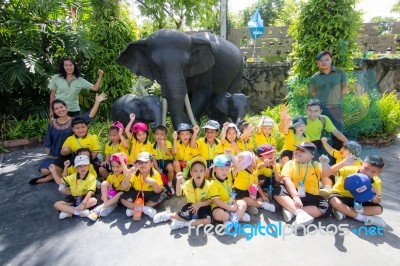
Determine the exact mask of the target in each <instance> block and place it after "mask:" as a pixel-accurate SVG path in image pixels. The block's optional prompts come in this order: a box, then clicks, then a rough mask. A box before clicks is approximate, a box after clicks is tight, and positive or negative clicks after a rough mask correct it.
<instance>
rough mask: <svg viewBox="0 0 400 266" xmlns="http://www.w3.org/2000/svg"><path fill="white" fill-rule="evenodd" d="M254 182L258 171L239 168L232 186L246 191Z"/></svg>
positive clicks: (256, 179) (256, 181) (256, 180)
mask: <svg viewBox="0 0 400 266" xmlns="http://www.w3.org/2000/svg"><path fill="white" fill-rule="evenodd" d="M255 183H258V171H253V172H252V173H250V172H249V171H247V170H240V171H238V173H237V175H236V177H235V182H234V186H235V188H237V189H240V190H246V191H247V190H248V189H249V187H250V186H251V185H253V184H255Z"/></svg>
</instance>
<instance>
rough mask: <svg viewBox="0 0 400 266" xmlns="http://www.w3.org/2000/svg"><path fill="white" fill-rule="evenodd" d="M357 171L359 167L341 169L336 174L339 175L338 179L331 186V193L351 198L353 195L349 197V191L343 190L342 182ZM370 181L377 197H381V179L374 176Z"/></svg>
mask: <svg viewBox="0 0 400 266" xmlns="http://www.w3.org/2000/svg"><path fill="white" fill-rule="evenodd" d="M359 169H360V167H359V166H345V167H343V168H341V169H340V170H339V173H338V174H339V175H340V178H339V180H338V181H337V182H336V183H335V185H334V186H333V188H332V190H331V192H332V193H336V194H340V195H342V196H344V197H349V198H353V195H351V193H350V191H348V190H346V189H344V180H345V179H346V178H347V176H349V175H351V174H355V173H358V170H359ZM372 179H373V180H374V182H373V183H372V186H373V187H375V188H376V189H377V191H378V195H381V193H382V185H381V179H380V178H379V177H378V176H374V177H373V178H372Z"/></svg>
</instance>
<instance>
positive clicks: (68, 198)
mask: <svg viewBox="0 0 400 266" xmlns="http://www.w3.org/2000/svg"><path fill="white" fill-rule="evenodd" d="M85 196H86V195H83V196H81V200H83V199H84V198H85ZM92 198H95V199H97V197H96V195H95V194H93V195H92ZM64 201H65V202H67V203H72V205H73V206H75V207H77V205H76V197H74V196H72V195H67V196H65V199H64Z"/></svg>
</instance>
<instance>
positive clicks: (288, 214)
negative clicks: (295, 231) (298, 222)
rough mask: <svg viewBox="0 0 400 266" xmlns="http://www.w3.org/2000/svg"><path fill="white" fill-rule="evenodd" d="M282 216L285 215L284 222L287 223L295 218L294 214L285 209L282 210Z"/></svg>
mask: <svg viewBox="0 0 400 266" xmlns="http://www.w3.org/2000/svg"><path fill="white" fill-rule="evenodd" d="M282 214H283V220H284V221H285V222H287V223H288V222H290V221H291V220H292V219H293V217H294V214H293V213H291V212H290V211H288V210H287V209H285V208H282Z"/></svg>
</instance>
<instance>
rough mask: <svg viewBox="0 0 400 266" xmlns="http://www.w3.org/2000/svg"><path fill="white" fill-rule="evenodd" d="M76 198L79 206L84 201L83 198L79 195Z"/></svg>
mask: <svg viewBox="0 0 400 266" xmlns="http://www.w3.org/2000/svg"><path fill="white" fill-rule="evenodd" d="M75 200H76V206H77V207H78V206H79V205H80V204H81V202H82V198H81V196H77V197H75Z"/></svg>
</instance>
